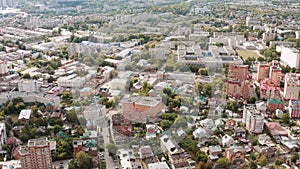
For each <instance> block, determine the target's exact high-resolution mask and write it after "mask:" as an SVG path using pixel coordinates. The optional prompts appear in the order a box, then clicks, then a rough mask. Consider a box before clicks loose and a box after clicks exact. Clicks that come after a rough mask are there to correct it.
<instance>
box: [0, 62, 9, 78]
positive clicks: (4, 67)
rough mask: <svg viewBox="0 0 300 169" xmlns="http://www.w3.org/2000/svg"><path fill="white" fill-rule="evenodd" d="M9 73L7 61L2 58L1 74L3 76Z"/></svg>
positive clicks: (0, 63) (0, 64)
mask: <svg viewBox="0 0 300 169" xmlns="http://www.w3.org/2000/svg"><path fill="white" fill-rule="evenodd" d="M7 73H8V69H7V63H6V62H5V61H1V60H0V76H3V75H5V74H7Z"/></svg>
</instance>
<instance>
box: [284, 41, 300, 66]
mask: <svg viewBox="0 0 300 169" xmlns="http://www.w3.org/2000/svg"><path fill="white" fill-rule="evenodd" d="M280 61H281V62H282V63H284V64H285V65H289V66H290V67H292V68H293V67H294V68H296V69H299V68H300V51H299V50H298V49H296V48H292V47H284V46H281V55H280Z"/></svg>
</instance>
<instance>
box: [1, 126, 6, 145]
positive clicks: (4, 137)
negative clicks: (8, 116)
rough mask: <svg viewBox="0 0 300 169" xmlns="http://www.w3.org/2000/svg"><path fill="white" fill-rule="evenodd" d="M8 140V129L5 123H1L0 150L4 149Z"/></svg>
mask: <svg viewBox="0 0 300 169" xmlns="http://www.w3.org/2000/svg"><path fill="white" fill-rule="evenodd" d="M6 140H7V135H6V127H5V124H4V123H2V122H0V149H2V146H3V144H5V143H6Z"/></svg>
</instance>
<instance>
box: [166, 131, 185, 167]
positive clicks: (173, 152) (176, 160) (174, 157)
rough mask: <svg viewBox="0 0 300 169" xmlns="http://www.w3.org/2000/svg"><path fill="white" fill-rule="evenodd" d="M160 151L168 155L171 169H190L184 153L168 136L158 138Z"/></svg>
mask: <svg viewBox="0 0 300 169" xmlns="http://www.w3.org/2000/svg"><path fill="white" fill-rule="evenodd" d="M160 141H161V149H162V151H163V152H164V153H165V154H166V155H168V157H169V159H170V162H171V168H172V169H183V168H184V169H191V166H190V164H189V163H188V161H187V158H186V152H185V151H184V150H183V149H182V148H181V147H180V146H179V145H177V143H176V142H175V141H174V140H173V139H171V138H170V137H169V136H168V135H163V136H162V137H161V138H160Z"/></svg>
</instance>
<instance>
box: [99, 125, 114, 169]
mask: <svg viewBox="0 0 300 169" xmlns="http://www.w3.org/2000/svg"><path fill="white" fill-rule="evenodd" d="M101 127H102V134H103V141H104V145H107V144H109V143H110V140H109V129H108V128H109V126H108V122H107V120H104V121H103V122H102V123H101ZM104 158H105V162H106V168H108V169H114V168H115V164H114V160H113V159H112V158H111V157H110V156H109V153H108V150H107V148H106V146H105V153H104Z"/></svg>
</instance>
